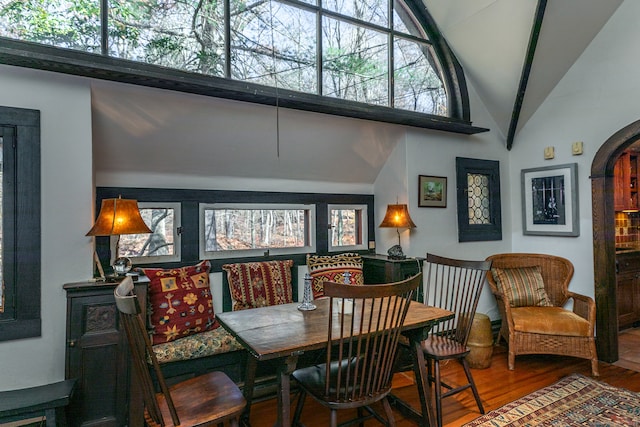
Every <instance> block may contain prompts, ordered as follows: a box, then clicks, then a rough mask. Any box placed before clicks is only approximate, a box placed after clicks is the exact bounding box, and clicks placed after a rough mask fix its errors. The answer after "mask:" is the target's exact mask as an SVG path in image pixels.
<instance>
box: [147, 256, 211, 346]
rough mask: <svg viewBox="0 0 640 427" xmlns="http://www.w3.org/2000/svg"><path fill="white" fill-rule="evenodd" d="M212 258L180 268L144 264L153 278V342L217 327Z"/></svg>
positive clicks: (151, 281) (157, 342)
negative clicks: (212, 285)
mask: <svg viewBox="0 0 640 427" xmlns="http://www.w3.org/2000/svg"><path fill="white" fill-rule="evenodd" d="M210 269H211V264H210V263H209V261H202V262H200V263H198V264H196V265H192V266H188V267H180V268H171V269H161V268H143V269H141V270H142V271H143V272H144V274H145V275H146V276H147V277H148V278H149V281H150V282H149V305H150V307H151V315H150V322H151V327H152V341H153V344H161V343H165V342H169V341H173V340H176V339H178V338H182V337H186V336H189V335H192V334H195V333H198V332H204V331H208V330H212V329H215V328H217V327H218V326H219V324H218V323H217V322H216V321H215V315H214V312H213V300H212V297H211V289H210V287H209V270H210Z"/></svg>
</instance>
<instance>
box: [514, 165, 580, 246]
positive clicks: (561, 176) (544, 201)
mask: <svg viewBox="0 0 640 427" xmlns="http://www.w3.org/2000/svg"><path fill="white" fill-rule="evenodd" d="M521 176H522V233H523V234H528V235H538V236H569V237H576V236H579V235H580V221H579V218H580V215H579V204H578V164H577V163H569V164H565V165H558V166H546V167H540V168H532V169H523V170H522V172H521Z"/></svg>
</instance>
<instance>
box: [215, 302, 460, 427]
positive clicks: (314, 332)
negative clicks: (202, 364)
mask: <svg viewBox="0 0 640 427" xmlns="http://www.w3.org/2000/svg"><path fill="white" fill-rule="evenodd" d="M329 300H330V299H329V298H327V297H323V298H319V299H317V300H314V301H313V303H314V304H315V306H316V309H314V310H299V309H298V306H299V303H290V304H281V305H272V306H267V307H259V308H252V309H247V310H239V311H230V312H224V313H219V314H216V318H217V319H218V322H219V323H220V324H221V325H222V326H223V327H224V328H225V329H226V330H227V331H228V332H229V333H231V334H232V335H233V336H234V337H235V339H236V340H237V341H238V342H239V343H240V344H241V345H242V346H243V347H244V348H245V349H246V350H247V352H248V353H249V355H250V357H247V367H246V370H245V381H244V388H243V393H244V396H245V399H246V401H247V406H246V409H245V412H244V414H243V416H242V418H241V423H242V425H244V426H250V420H249V416H250V411H251V402H252V400H253V388H254V385H255V376H256V368H257V364H258V362H260V361H267V360H272V361H277V362H278V363H277V367H278V368H277V374H276V375H277V382H278V387H277V404H278V414H277V421H276V426H278V427H289V426H290V425H291V396H290V394H291V382H290V381H291V380H290V375H291V373H292V372H293V371H294V370H295V369H296V366H297V363H298V358H299V357H300V356H302V355H303V354H305V353H308V352H312V351H316V350H321V349H325V348H326V346H327V340H328V331H327V328H328V324H329V315H331V313H332V311H331V310H330V305H329V304H330V303H329ZM333 316H334V317H335V320H336V322H334V323H338V322H339V321H338V320H337V319H338V316H339V314H338V313H337V312H334V313H333ZM453 316H454V314H453V313H452V312H451V311H448V310H444V309H441V308H437V307H430V306H427V305H425V304H423V303H420V302H417V301H411V303H410V306H409V310H408V312H407V316H406V319H405V322H404V326H403V331H402V334H403V335H404V336H405V337H406V338H407V344H408V346H409V349H410V351H409V353H410V354H411V357H412V361H413V363H412V364H413V370H414V374H415V381H416V385H417V388H418V394H419V397H420V406H421V407H420V409H419V410H416V409H414V408H411V407H410V406H409V405H407V404H406V403H405V402H403V401H401V400H399V399H393V401H394V404H396V405H397V404H400V405H401V406H402V407H401V408H400V409H401V413H402V414H403V415H404V414H407V415H411V414H413V418H414V420H415V421H417V422H418V424H419V425H421V426H433V425H435V421H434V416H433V415H434V414H433V411H432V409H431V403H430V402H431V391H430V387H429V383H428V379H427V369H426V365H425V360H424V354H423V352H422V348H421V346H420V342H421V341H422V340H424V339H426V338H427V335H428V333H429V330H430V329H431V327H432V326H433V325H434V324H436V323H438V322H441V321H443V320H447V319H450V318H452V317H453Z"/></svg>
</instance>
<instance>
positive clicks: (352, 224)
mask: <svg viewBox="0 0 640 427" xmlns="http://www.w3.org/2000/svg"><path fill="white" fill-rule="evenodd" d="M328 212H329V220H328V223H329V230H330V231H329V252H338V251H350V250H351V251H355V250H366V249H367V246H368V243H367V242H368V232H367V231H368V228H369V225H368V215H367V205H329V206H328Z"/></svg>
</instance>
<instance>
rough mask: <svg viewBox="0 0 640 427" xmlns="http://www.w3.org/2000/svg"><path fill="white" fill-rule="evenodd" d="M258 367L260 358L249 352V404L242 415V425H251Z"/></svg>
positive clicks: (246, 377) (246, 379) (246, 382)
mask: <svg viewBox="0 0 640 427" xmlns="http://www.w3.org/2000/svg"><path fill="white" fill-rule="evenodd" d="M257 367H258V359H256V358H255V357H253V356H252V355H250V354H247V369H246V371H245V374H244V390H243V394H244V399H245V400H246V401H247V406H245V408H244V412H243V413H242V416H241V417H240V425H242V426H244V427H251V423H250V422H249V415H250V413H251V401H252V400H253V387H254V385H255V381H256V368H257Z"/></svg>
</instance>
